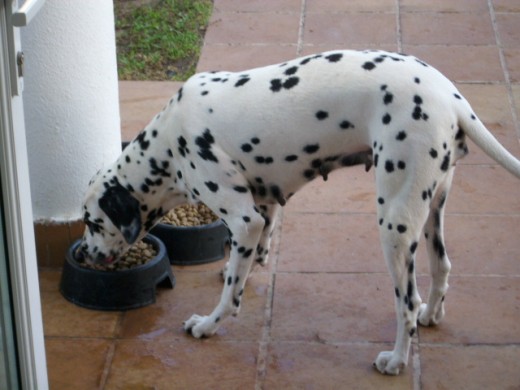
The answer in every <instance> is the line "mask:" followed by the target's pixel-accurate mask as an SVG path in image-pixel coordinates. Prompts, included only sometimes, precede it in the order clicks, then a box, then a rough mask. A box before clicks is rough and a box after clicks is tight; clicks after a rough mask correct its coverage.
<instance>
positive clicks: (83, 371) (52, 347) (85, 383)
mask: <svg viewBox="0 0 520 390" xmlns="http://www.w3.org/2000/svg"><path fill="white" fill-rule="evenodd" d="M111 345H112V341H111V340H100V339H67V338H47V339H46V340H45V350H46V357H47V370H48V371H47V372H48V375H49V384H50V388H51V389H52V390H70V389H74V390H83V389H84V390H92V389H98V388H100V384H101V381H102V378H103V370H104V367H105V362H106V359H107V354H108V353H109V351H110V349H111Z"/></svg>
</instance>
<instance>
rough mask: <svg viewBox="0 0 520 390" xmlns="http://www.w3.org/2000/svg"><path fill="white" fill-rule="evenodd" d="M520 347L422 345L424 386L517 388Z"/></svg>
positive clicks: (433, 389)
mask: <svg viewBox="0 0 520 390" xmlns="http://www.w3.org/2000/svg"><path fill="white" fill-rule="evenodd" d="M519 359H520V347H519V346H518V345H512V346H500V347H498V346H464V347H462V346H461V347H451V346H421V384H422V389H423V390H438V389H517V388H518V387H519V385H520V374H519V372H518V360H519Z"/></svg>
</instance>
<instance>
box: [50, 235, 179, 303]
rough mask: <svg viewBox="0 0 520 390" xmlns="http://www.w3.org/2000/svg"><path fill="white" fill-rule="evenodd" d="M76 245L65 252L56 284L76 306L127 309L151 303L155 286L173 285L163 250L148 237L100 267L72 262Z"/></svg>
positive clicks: (164, 250)
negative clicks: (117, 259) (115, 260)
mask: <svg viewBox="0 0 520 390" xmlns="http://www.w3.org/2000/svg"><path fill="white" fill-rule="evenodd" d="M80 245H81V240H77V241H76V242H74V243H73V244H72V245H71V246H70V248H69V250H68V251H67V253H66V256H65V263H64V265H63V272H62V274H61V281H60V292H61V294H62V295H63V296H64V297H65V298H66V299H67V300H69V301H71V302H72V303H74V304H76V305H79V306H82V307H86V308H89V309H96V310H129V309H134V308H137V307H142V306H146V305H149V304H151V303H153V302H155V290H156V287H157V286H164V287H170V288H173V287H174V286H175V277H174V275H173V272H172V269H171V265H170V260H169V258H168V254H167V252H166V248H165V246H164V244H163V243H162V242H161V240H159V239H158V238H157V237H155V236H153V235H151V234H148V235H146V236H145V238H144V239H143V241H142V242H141V243H138V244H136V245H134V246H133V248H132V249H131V250H129V251H128V253H127V254H126V256H123V258H121V259H119V261H118V262H115V263H113V264H108V265H102V266H101V268H100V266H99V265H96V266H94V267H92V266H85V264H84V262H82V261H78V260H77V259H76V255H75V254H76V252H77V250H78V248H79V246H80ZM107 267H113V268H112V269H110V268H107ZM114 271H119V272H114Z"/></svg>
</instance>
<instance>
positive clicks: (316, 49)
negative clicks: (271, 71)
mask: <svg viewBox="0 0 520 390" xmlns="http://www.w3.org/2000/svg"><path fill="white" fill-rule="evenodd" d="M366 49H374V50H386V51H390V52H397V43H385V44H377V43H376V44H370V43H353V44H345V43H342V42H339V43H321V44H305V45H303V46H302V51H301V55H302V56H307V55H310V54H316V53H322V52H324V51H332V50H366Z"/></svg>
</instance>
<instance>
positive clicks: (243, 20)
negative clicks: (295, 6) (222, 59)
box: [204, 12, 300, 44]
mask: <svg viewBox="0 0 520 390" xmlns="http://www.w3.org/2000/svg"><path fill="white" fill-rule="evenodd" d="M299 23H300V14H299V13H275V12H258V13H234V12H215V13H214V14H213V16H212V17H211V20H210V23H209V27H208V30H207V31H206V36H205V38H204V41H205V42H206V43H210V44H215V43H225V44H238V43H249V44H251V43H264V44H273V43H276V44H290V43H296V42H297V41H298V30H299Z"/></svg>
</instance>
